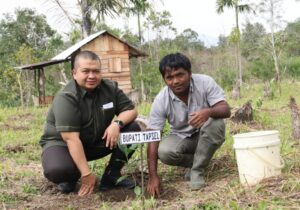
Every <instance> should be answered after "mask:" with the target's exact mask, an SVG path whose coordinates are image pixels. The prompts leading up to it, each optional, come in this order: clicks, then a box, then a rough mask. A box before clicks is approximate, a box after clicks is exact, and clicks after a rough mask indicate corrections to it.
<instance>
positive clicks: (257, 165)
mask: <svg viewBox="0 0 300 210" xmlns="http://www.w3.org/2000/svg"><path fill="white" fill-rule="evenodd" d="M233 139H234V144H233V148H234V149H235V153H236V159H237V165H238V171H239V178H240V182H241V184H242V185H244V186H252V185H255V184H257V183H258V182H260V181H261V180H262V179H264V178H267V177H271V176H277V175H280V174H281V169H282V167H283V163H282V159H281V157H280V140H279V137H278V131H276V130H269V131H257V132H249V133H241V134H237V135H234V136H233Z"/></svg>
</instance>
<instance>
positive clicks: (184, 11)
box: [0, 0, 300, 46]
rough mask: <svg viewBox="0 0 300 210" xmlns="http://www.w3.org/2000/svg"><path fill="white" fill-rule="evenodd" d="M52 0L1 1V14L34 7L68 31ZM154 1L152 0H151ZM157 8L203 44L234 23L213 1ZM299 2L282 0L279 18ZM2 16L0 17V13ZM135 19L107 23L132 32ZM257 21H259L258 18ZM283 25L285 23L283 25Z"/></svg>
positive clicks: (166, 0) (292, 15)
mask: <svg viewBox="0 0 300 210" xmlns="http://www.w3.org/2000/svg"><path fill="white" fill-rule="evenodd" d="M50 1H51V0H9V1H5V0H1V7H0V14H1V15H2V14H3V13H7V12H8V13H12V12H13V11H14V10H15V9H16V8H20V7H21V8H23V7H30V8H35V9H36V10H37V11H38V12H39V13H42V14H45V15H46V16H47V21H48V23H49V24H50V25H51V26H52V27H53V28H54V29H56V30H57V31H59V32H60V33H62V34H63V33H67V32H68V30H70V24H69V23H67V22H66V21H60V19H59V18H58V17H57V15H54V14H55V9H53V8H52V9H51V8H50V9H49V5H51V4H49V2H50ZM61 1H65V2H66V4H67V5H69V7H70V5H71V6H72V5H73V4H72V2H76V1H75V0H61ZM152 1H153V0H152ZM153 2H154V6H155V8H156V10H158V11H162V10H167V11H169V12H170V13H171V15H172V18H171V20H172V22H173V26H174V27H175V28H176V29H177V31H178V32H179V33H180V32H182V31H183V30H184V29H187V28H191V29H192V30H194V31H196V32H197V33H198V34H199V37H200V39H201V40H202V41H204V42H205V44H206V45H208V46H209V45H215V44H216V42H217V40H218V37H219V35H220V34H222V35H228V34H229V33H230V31H231V29H232V28H233V27H234V26H235V20H234V11H233V10H232V9H226V10H225V11H224V13H223V14H217V13H216V0H184V1H181V0H163V4H162V3H161V0H156V1H153ZM299 10H300V2H299V1H298V2H296V0H283V4H282V14H281V15H282V17H283V18H282V19H283V20H284V21H288V22H291V21H294V20H296V19H297V18H300V13H299ZM1 17H2V16H1ZM254 19H255V17H254V16H253V15H241V20H240V25H241V28H242V27H243V24H245V22H246V21H247V20H250V22H253V20H254ZM135 21H136V20H135V19H131V20H127V21H124V20H121V18H118V19H117V20H109V23H108V24H110V25H112V26H115V27H123V26H124V25H125V22H126V23H127V25H128V26H129V28H130V29H132V30H133V31H134V32H136V31H137V28H136V22H135ZM258 21H259V22H260V21H261V20H258ZM283 26H284V24H283Z"/></svg>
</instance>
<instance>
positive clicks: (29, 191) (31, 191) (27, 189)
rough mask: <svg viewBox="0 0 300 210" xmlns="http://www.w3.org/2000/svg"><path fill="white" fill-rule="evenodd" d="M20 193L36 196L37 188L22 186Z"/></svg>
mask: <svg viewBox="0 0 300 210" xmlns="http://www.w3.org/2000/svg"><path fill="white" fill-rule="evenodd" d="M22 191H23V192H24V193H27V194H35V195H36V194H38V191H39V190H38V188H37V187H35V186H32V185H29V184H24V185H23V187H22Z"/></svg>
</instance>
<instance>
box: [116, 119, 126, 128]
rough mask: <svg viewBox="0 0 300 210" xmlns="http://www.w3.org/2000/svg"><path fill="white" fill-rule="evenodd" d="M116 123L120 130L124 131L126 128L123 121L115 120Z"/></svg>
mask: <svg viewBox="0 0 300 210" xmlns="http://www.w3.org/2000/svg"><path fill="white" fill-rule="evenodd" d="M114 122H115V123H117V124H118V126H119V128H120V129H122V128H123V127H124V126H125V125H124V123H123V121H122V120H114Z"/></svg>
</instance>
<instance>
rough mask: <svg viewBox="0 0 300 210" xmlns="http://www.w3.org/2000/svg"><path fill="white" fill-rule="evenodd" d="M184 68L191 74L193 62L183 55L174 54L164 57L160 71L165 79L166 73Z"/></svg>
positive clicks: (160, 64)
mask: <svg viewBox="0 0 300 210" xmlns="http://www.w3.org/2000/svg"><path fill="white" fill-rule="evenodd" d="M179 68H183V69H184V70H186V71H187V72H189V73H191V61H190V59H188V57H186V56H185V55H183V54H181V53H178V52H177V53H172V54H169V55H166V56H165V57H163V58H162V59H161V60H160V62H159V71H160V73H161V75H162V76H163V77H164V76H165V73H166V71H169V70H176V69H179Z"/></svg>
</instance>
